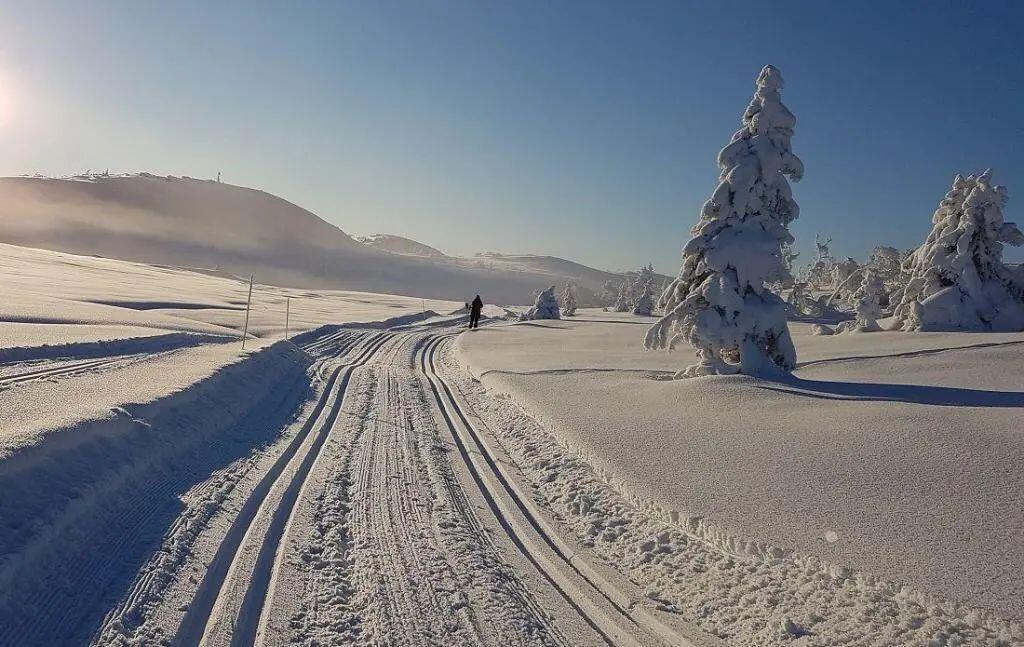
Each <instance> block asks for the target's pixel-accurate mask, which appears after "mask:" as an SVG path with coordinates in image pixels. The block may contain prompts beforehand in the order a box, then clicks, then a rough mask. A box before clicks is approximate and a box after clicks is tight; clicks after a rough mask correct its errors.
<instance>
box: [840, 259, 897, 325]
mask: <svg viewBox="0 0 1024 647" xmlns="http://www.w3.org/2000/svg"><path fill="white" fill-rule="evenodd" d="M860 273H861V275H863V277H864V278H863V280H862V281H861V283H860V286H859V287H858V288H857V291H856V292H855V293H854V297H853V300H854V308H855V310H856V312H857V318H856V319H854V320H853V321H844V322H842V323H841V324H839V327H838V328H837V329H836V331H837V332H876V331H878V330H881V328H880V327H879V325H878V319H879V318H880V317H881V316H882V302H883V301H884V300H885V298H886V292H885V284H884V283H883V282H882V277H881V276H879V275H878V273H877V272H875V271H874V270H873V269H871V268H870V267H865V268H864V269H863V271H861V272H860Z"/></svg>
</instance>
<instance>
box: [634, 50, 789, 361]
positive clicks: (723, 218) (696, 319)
mask: <svg viewBox="0 0 1024 647" xmlns="http://www.w3.org/2000/svg"><path fill="white" fill-rule="evenodd" d="M781 89H782V74H781V73H780V72H779V70H778V69H777V68H775V67H773V66H771V65H768V66H765V67H764V69H762V70H761V73H760V75H759V76H758V77H757V90H756V91H755V93H754V97H753V99H752V100H751V102H750V105H749V106H748V107H747V109H746V111H745V112H744V113H743V118H742V122H743V126H742V127H741V128H740V129H739V130H738V131H736V133H735V134H734V135H733V136H732V141H731V142H730V143H729V145H728V146H726V147H725V148H723V149H722V150H721V152H720V153H719V154H718V166H719V168H720V169H721V171H722V172H721V176H720V178H719V180H720V183H719V185H718V188H717V189H715V192H714V194H712V196H711V198H710V199H709V200H708V201H707V202H705V203H704V207H703V208H702V209H701V215H700V220H699V221H698V222H697V224H696V225H695V226H694V228H693V229H692V230H691V234H692V235H693V238H692V239H691V240H690V241H689V242H688V243H687V244H686V246H685V247H684V248H683V264H682V268H681V269H680V270H679V276H678V278H676V279H675V281H673V282H672V283H671V284H670V285H669V287H668V290H667V291H666V293H665V295H664V297H663V298H662V299H661V303H662V305H663V306H664V307H665V315H664V316H663V317H662V318H661V319H660V320H659V321H658V322H657V323H656V324H654V326H652V327H651V329H650V330H649V331H648V332H647V336H646V338H645V340H644V344H645V346H646V347H647V348H664V347H668V348H672V347H674V346H675V345H676V344H677V343H678V342H679V341H681V340H685V341H686V342H688V343H690V345H692V346H693V347H694V348H696V350H697V356H698V358H699V360H700V362H699V363H698V364H695V365H693V366H690V367H688V368H686V369H685V370H683V371H681V372H679V373H677V374H676V377H694V376H698V375H713V374H727V373H736V372H743V373H747V374H764V373H777V372H779V371H787V372H788V371H790V370H792V369H793V367H794V366H795V365H796V350H795V349H794V347H793V342H792V340H791V338H790V336H789V328H788V326H787V324H786V307H785V304H784V303H783V301H782V300H781V299H780V298H779V297H778V296H777V295H775V294H774V293H772V292H771V291H770V290H768V289H767V288H766V287H765V283H766V282H768V281H774V280H778V278H779V277H780V276H782V274H783V273H784V272H785V267H784V265H783V260H782V245H783V244H785V243H791V242H792V241H793V237H792V236H791V235H790V233H789V231H788V229H787V226H788V225H789V223H790V222H792V221H793V220H794V219H795V218H796V217H797V215H798V214H799V207H798V206H797V203H796V202H795V201H794V200H793V196H792V193H791V191H790V188H789V182H788V181H787V179H786V178H787V177H788V178H791V179H793V181H798V180H799V179H800V178H801V177H802V176H803V163H802V162H801V161H800V159H799V158H798V157H797V156H796V155H794V154H793V152H792V150H791V148H790V138H791V137H792V136H793V127H794V126H795V125H796V117H794V116H793V113H791V112H790V111H789V110H788V109H787V108H786V106H784V105H783V104H782V99H781V97H780V95H779V91H780V90H781Z"/></svg>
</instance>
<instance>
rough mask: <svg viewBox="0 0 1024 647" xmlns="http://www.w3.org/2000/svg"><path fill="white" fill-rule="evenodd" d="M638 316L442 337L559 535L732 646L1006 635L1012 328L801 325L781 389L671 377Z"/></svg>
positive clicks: (976, 640)
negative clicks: (846, 331)
mask: <svg viewBox="0 0 1024 647" xmlns="http://www.w3.org/2000/svg"><path fill="white" fill-rule="evenodd" d="M649 321H650V319H645V318H641V317H633V316H629V315H619V314H614V313H602V312H595V311H591V310H586V311H581V313H580V315H579V316H578V317H576V318H573V319H570V320H562V321H553V322H543V323H541V322H530V323H529V324H518V325H514V326H499V327H492V328H490V329H487V330H484V331H480V332H479V333H476V334H473V335H465V336H463V337H462V338H460V341H459V345H458V354H457V356H458V361H459V363H460V364H461V365H462V366H465V367H468V368H469V370H470V372H471V373H472V374H473V375H474V376H475V377H476V379H477V380H479V382H474V381H467V382H466V388H467V389H470V390H472V391H473V392H474V393H475V395H474V396H473V399H474V401H477V402H479V403H480V407H481V408H482V409H483V410H485V411H486V412H487V413H486V415H485V419H487V420H488V421H489V422H490V423H491V424H492V426H493V427H494V428H495V429H496V430H498V434H499V437H500V438H501V439H502V443H503V444H504V445H505V446H507V447H508V448H509V451H510V452H511V454H512V456H513V458H514V459H515V460H516V462H517V463H518V464H519V465H521V466H522V467H523V469H524V471H525V472H526V473H527V474H528V475H530V477H531V478H532V479H533V480H534V481H536V482H538V483H540V484H541V485H540V486H539V495H540V496H541V497H542V498H543V499H544V500H545V501H547V502H548V503H549V504H550V505H551V506H552V507H553V508H554V509H555V510H556V511H557V513H558V514H559V515H561V517H562V518H563V520H564V522H565V523H566V525H567V526H569V527H570V528H571V529H572V532H573V533H574V534H575V536H576V537H577V538H578V539H579V540H580V541H582V542H584V543H585V544H586V545H588V546H589V547H590V548H591V549H592V550H593V551H594V552H595V553H597V554H599V555H601V556H602V557H603V558H604V559H606V560H607V561H608V562H609V563H612V564H616V565H617V567H618V568H619V570H621V571H623V572H625V573H627V574H628V576H629V577H630V578H631V579H632V580H633V581H634V582H636V583H637V584H639V585H641V586H643V587H644V588H645V591H646V593H647V595H649V596H650V597H651V598H653V599H656V600H658V601H659V603H660V604H662V605H664V606H665V608H668V609H671V610H672V611H673V613H678V614H679V615H680V616H681V617H683V618H685V619H687V620H688V621H690V622H693V623H696V624H697V625H699V626H700V627H701V628H703V629H705V630H706V631H708V632H710V633H714V634H717V635H719V636H722V637H723V638H725V639H726V640H728V641H729V642H730V643H734V644H756V645H762V644H788V643H790V642H794V643H795V644H819V645H836V644H857V645H897V644H900V645H901V644H912V645H913V644H928V645H946V644H949V645H953V644H983V645H990V644H1022V643H1024V633H1022V627H1021V624H1020V621H1021V618H1024V606H1022V600H1024V577H1022V575H1021V573H1022V572H1024V570H1022V567H1024V542H1022V541H1021V539H1020V537H1021V531H1022V529H1024V506H1022V503H1021V502H1022V501H1024V474H1022V472H1021V470H1020V465H1021V464H1022V460H1024V436H1021V429H1022V423H1024V374H1022V373H1021V372H1020V370H1019V367H1020V366H1021V362H1022V360H1024V334H967V333H872V334H863V335H843V336H837V337H818V336H813V335H811V334H810V331H809V326H808V325H806V324H791V328H792V330H793V332H794V339H795V342H796V345H797V350H798V355H799V358H800V362H801V364H800V368H799V369H798V370H797V371H796V374H795V377H794V378H793V379H791V380H787V381H785V382H765V381H759V380H755V379H752V378H747V377H741V376H735V377H718V378H705V379H701V380H685V381H669V380H667V378H668V377H669V376H670V375H671V374H672V373H673V372H674V371H675V370H678V367H679V366H681V365H684V364H686V363H687V362H689V361H691V356H690V354H688V353H687V349H682V350H681V351H679V352H676V353H674V354H668V353H664V352H656V353H653V352H644V351H643V350H641V346H640V342H639V340H640V339H641V338H642V335H643V332H644V330H646V326H645V324H647V323H648V322H649Z"/></svg>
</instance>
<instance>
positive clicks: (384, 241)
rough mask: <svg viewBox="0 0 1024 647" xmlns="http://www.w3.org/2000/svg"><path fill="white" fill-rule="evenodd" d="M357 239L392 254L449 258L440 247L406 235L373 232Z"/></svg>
mask: <svg viewBox="0 0 1024 647" xmlns="http://www.w3.org/2000/svg"><path fill="white" fill-rule="evenodd" d="M356 240H358V241H359V242H361V243H363V244H364V245H369V246H370V247H375V248H377V249H381V250H384V251H385V252H391V253H392V254H403V255H405V256H424V257H427V258H447V257H448V255H447V254H445V253H444V252H442V251H441V250H439V249H435V248H433V247H431V246H430V245H426V244H424V243H421V242H419V241H415V240H412V239H411V238H406V237H404V236H396V235H394V234H371V235H369V236H357V237H356Z"/></svg>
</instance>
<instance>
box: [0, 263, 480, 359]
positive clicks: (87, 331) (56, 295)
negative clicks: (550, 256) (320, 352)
mask: <svg viewBox="0 0 1024 647" xmlns="http://www.w3.org/2000/svg"><path fill="white" fill-rule="evenodd" d="M0 273H2V274H3V276H4V302H3V303H2V304H0V341H2V342H3V346H4V347H7V348H9V347H12V346H13V347H17V346H26V347H32V346H40V345H42V344H51V345H52V344H65V343H80V342H90V341H103V340H111V339H122V338H129V337H138V336H145V335H157V334H165V333H167V332H169V331H180V332H190V333H203V334H209V335H221V336H223V335H229V336H234V337H239V336H240V335H241V329H242V326H243V323H244V320H245V301H246V297H247V291H248V288H249V285H248V280H247V279H246V280H242V279H238V278H230V277H224V276H220V275H218V274H210V273H206V272H201V271H190V270H188V269H184V268H176V267H162V266H153V265H144V264H140V263H131V262H127V261H120V260H113V259H107V258H97V257H89V256H79V255H75V254H67V253H62V252H52V251H48V250H41V249H30V248H25V247H17V246H14V245H4V244H0ZM288 298H290V299H291V305H290V306H289V326H290V332H291V333H298V332H302V331H305V330H310V329H312V328H315V327H318V326H321V325H323V324H326V323H334V324H338V323H345V322H350V323H351V322H370V321H382V320H385V319H389V318H391V317H395V316H400V315H404V314H412V313H418V312H421V311H422V310H424V309H425V310H434V311H437V312H450V311H452V310H453V309H455V307H457V306H460V305H461V302H454V301H443V300H436V299H418V298H411V297H403V296H394V295H380V294H370V293H365V292H352V291H342V290H303V289H292V288H282V287H278V286H271V285H263V284H260V283H259V281H257V283H256V286H255V288H254V290H253V301H252V312H251V317H250V321H249V334H250V335H253V336H256V337H260V338H262V337H266V338H271V339H276V338H279V337H282V336H283V335H284V332H285V330H284V328H285V310H286V304H285V301H286V299H288Z"/></svg>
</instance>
